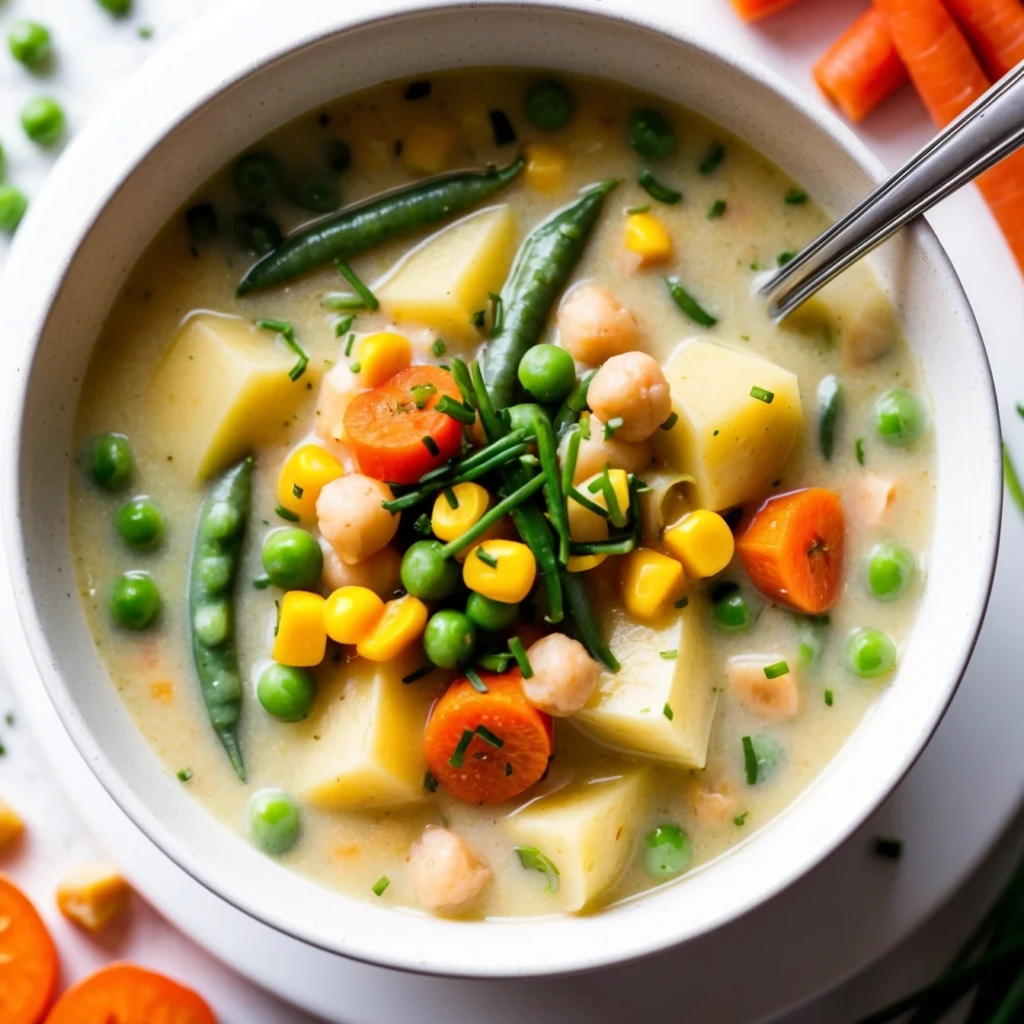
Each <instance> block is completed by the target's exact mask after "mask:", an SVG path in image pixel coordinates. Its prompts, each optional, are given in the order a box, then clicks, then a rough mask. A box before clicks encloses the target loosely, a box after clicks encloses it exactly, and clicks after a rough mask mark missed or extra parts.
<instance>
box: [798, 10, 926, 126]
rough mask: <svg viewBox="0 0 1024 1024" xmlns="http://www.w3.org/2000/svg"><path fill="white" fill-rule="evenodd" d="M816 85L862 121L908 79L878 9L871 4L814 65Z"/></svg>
mask: <svg viewBox="0 0 1024 1024" xmlns="http://www.w3.org/2000/svg"><path fill="white" fill-rule="evenodd" d="M814 80H815V82H817V83H818V88H819V89H821V91H822V92H823V93H824V94H825V95H826V96H827V97H828V98H829V99H830V100H831V101H832V102H833V103H834V104H835V105H836V106H837V107H839V109H840V110H841V111H842V112H843V113H844V114H845V115H846V116H847V117H848V118H849V119H850V120H851V121H862V120H863V119H864V118H865V117H866V116H867V115H868V114H869V113H870V112H871V111H872V110H874V108H875V107H876V106H878V104H879V103H881V102H882V100H884V99H885V98H886V97H887V96H891V95H892V94H893V93H894V92H896V90H897V89H899V88H900V87H901V86H902V85H903V84H904V83H905V82H906V81H907V69H906V68H905V67H904V65H903V61H902V60H900V55H899V54H898V53H897V52H896V47H895V46H893V44H892V37H891V36H890V35H889V29H888V27H887V26H886V23H885V18H884V16H883V15H882V13H881V12H880V11H877V10H875V8H873V7H870V8H868V10H866V11H865V12H864V13H863V14H862V15H861V16H860V17H859V18H858V19H857V20H856V21H855V22H854V23H853V24H852V25H851V26H850V27H849V28H848V29H847V30H846V31H845V32H844V33H843V34H842V35H841V36H840V37H839V38H838V39H837V40H836V41H835V43H834V44H833V45H832V47H831V48H830V49H829V50H828V51H827V52H826V53H825V55H824V56H823V57H822V58H821V60H819V61H818V63H817V64H815V65H814Z"/></svg>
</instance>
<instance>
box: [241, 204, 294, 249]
mask: <svg viewBox="0 0 1024 1024" xmlns="http://www.w3.org/2000/svg"><path fill="white" fill-rule="evenodd" d="M283 237H284V235H282V234H281V226H280V225H279V224H278V223H277V221H276V220H274V218H273V217H268V216H267V215H266V214H265V213H260V211H259V210H247V211H245V212H244V213H239V214H236V215H235V238H236V239H237V240H238V244H239V245H240V246H241V247H242V248H243V249H245V251H246V252H250V253H252V254H253V256H266V254H267V253H268V252H270V251H271V250H272V249H276V248H277V247H278V246H279V245H280V244H281V239H282V238H283Z"/></svg>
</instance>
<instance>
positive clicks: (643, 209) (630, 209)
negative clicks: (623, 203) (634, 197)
mask: <svg viewBox="0 0 1024 1024" xmlns="http://www.w3.org/2000/svg"><path fill="white" fill-rule="evenodd" d="M650 212H651V204H650V203H646V204H645V205H643V206H627V207H626V213H628V214H629V216H630V217H632V216H633V215H634V214H637V213H650Z"/></svg>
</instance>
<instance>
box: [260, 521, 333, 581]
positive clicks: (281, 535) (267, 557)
mask: <svg viewBox="0 0 1024 1024" xmlns="http://www.w3.org/2000/svg"><path fill="white" fill-rule="evenodd" d="M263 571H264V572H265V573H266V574H267V575H268V576H269V577H270V582H271V583H273V584H274V586H276V587H280V588H281V589H282V590H309V589H310V588H311V587H313V586H315V585H316V583H317V582H318V581H319V580H320V574H321V573H322V572H323V571H324V553H323V551H322V550H321V548H320V545H319V544H318V543H317V540H316V538H315V537H314V536H313V535H312V534H311V533H307V532H306V531H305V530H299V529H293V528H291V527H285V528H283V529H280V530H273V531H272V532H271V533H268V534H267V537H266V540H264V541H263Z"/></svg>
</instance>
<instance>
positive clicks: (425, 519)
mask: <svg viewBox="0 0 1024 1024" xmlns="http://www.w3.org/2000/svg"><path fill="white" fill-rule="evenodd" d="M412 528H413V529H414V530H415V531H416V532H417V533H418V534H421V535H422V536H424V537H429V536H430V535H431V534H432V533H433V532H434V524H433V523H432V522H431V521H430V516H428V515H427V513H426V512H422V513H420V515H419V516H418V517H417V519H416V522H415V523H413V524H412Z"/></svg>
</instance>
